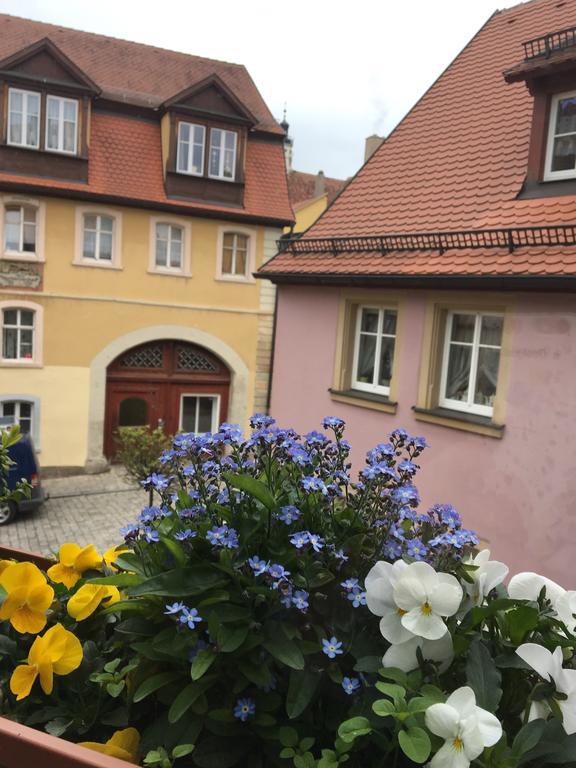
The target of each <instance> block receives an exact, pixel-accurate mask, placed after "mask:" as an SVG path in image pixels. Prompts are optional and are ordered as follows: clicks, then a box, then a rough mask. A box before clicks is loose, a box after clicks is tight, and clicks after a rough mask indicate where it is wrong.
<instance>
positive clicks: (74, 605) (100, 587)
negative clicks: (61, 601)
mask: <svg viewBox="0 0 576 768" xmlns="http://www.w3.org/2000/svg"><path fill="white" fill-rule="evenodd" d="M118 600H120V592H118V589H117V588H116V587H109V586H107V585H105V584H84V585H83V586H81V587H80V589H79V590H78V591H77V592H76V593H75V594H74V595H72V597H71V598H70V600H68V606H67V609H68V613H69V615H70V616H72V618H73V619H76V621H84V619H87V618H88V616H91V615H92V614H93V613H94V611H95V610H96V608H98V606H99V605H100V603H102V602H104V601H106V605H112V603H116V602H118Z"/></svg>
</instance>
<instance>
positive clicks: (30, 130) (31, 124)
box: [26, 114, 38, 147]
mask: <svg viewBox="0 0 576 768" xmlns="http://www.w3.org/2000/svg"><path fill="white" fill-rule="evenodd" d="M26 144H27V145H28V146H29V147H36V146H38V116H37V115H30V114H29V115H28V119H27V120H26Z"/></svg>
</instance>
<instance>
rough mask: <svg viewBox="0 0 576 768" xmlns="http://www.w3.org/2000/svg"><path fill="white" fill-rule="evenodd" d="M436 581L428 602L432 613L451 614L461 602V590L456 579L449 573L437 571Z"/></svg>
mask: <svg viewBox="0 0 576 768" xmlns="http://www.w3.org/2000/svg"><path fill="white" fill-rule="evenodd" d="M437 576H438V583H437V585H436V587H435V588H434V589H433V590H432V591H431V592H430V594H429V598H428V602H429V603H430V606H431V608H432V610H433V611H434V613H438V614H439V615H440V616H453V615H454V614H455V613H456V611H457V610H458V608H459V607H460V603H461V602H462V597H463V592H462V587H461V586H460V583H459V581H458V579H457V578H456V577H455V576H451V575H450V574H449V573H439V574H437Z"/></svg>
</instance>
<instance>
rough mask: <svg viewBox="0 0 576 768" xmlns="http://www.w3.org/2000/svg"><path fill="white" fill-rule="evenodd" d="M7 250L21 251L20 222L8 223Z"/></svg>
mask: <svg viewBox="0 0 576 768" xmlns="http://www.w3.org/2000/svg"><path fill="white" fill-rule="evenodd" d="M5 246H6V250H8V251H19V250H20V224H8V223H6V242H5Z"/></svg>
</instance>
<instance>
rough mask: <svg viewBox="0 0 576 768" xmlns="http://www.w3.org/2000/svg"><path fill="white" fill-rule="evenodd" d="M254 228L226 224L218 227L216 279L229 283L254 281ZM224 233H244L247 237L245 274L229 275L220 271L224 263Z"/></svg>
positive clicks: (255, 233)
mask: <svg viewBox="0 0 576 768" xmlns="http://www.w3.org/2000/svg"><path fill="white" fill-rule="evenodd" d="M257 234H258V233H257V232H256V230H255V229H249V228H248V227H234V226H232V225H227V226H224V227H220V228H219V229H218V240H217V245H216V247H217V249H218V250H217V256H216V280H224V281H226V282H231V283H255V282H256V280H255V278H254V276H253V273H254V271H255V270H256V237H257ZM224 235H245V236H246V237H247V238H248V250H247V253H246V274H244V275H230V274H228V273H227V272H223V271H222V266H223V264H224Z"/></svg>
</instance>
